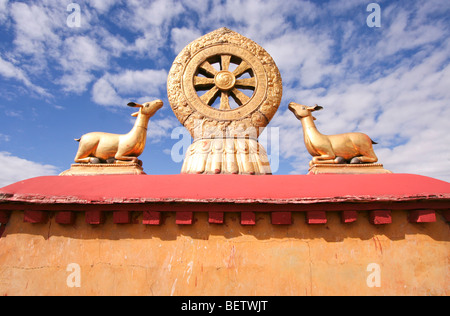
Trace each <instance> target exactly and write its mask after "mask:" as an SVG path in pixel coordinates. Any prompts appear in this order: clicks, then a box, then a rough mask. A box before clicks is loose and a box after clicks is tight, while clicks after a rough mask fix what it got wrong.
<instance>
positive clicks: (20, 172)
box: [0, 152, 58, 187]
mask: <svg viewBox="0 0 450 316" xmlns="http://www.w3.org/2000/svg"><path fill="white" fill-rule="evenodd" d="M0 166H3V167H2V168H0V187H4V186H7V185H9V184H12V183H15V182H18V181H21V180H25V179H29V178H33V177H38V176H45V175H56V174H57V173H58V168H57V167H55V166H52V165H47V164H40V163H36V162H33V161H29V160H26V159H22V158H19V157H15V156H13V155H12V154H10V153H8V152H0Z"/></svg>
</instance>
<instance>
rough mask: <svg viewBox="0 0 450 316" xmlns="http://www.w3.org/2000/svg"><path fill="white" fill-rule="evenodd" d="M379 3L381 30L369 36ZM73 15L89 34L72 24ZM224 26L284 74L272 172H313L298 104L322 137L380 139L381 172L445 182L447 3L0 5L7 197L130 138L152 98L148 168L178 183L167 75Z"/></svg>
mask: <svg viewBox="0 0 450 316" xmlns="http://www.w3.org/2000/svg"><path fill="white" fill-rule="evenodd" d="M371 2H374V3H377V4H379V6H380V8H381V11H380V13H381V14H380V19H381V26H380V27H369V26H368V25H367V21H366V20H367V17H368V16H369V14H370V13H371V12H368V11H367V10H366V9H367V6H368V4H369V3H371ZM71 3H75V4H78V5H79V7H80V10H81V11H80V17H81V24H80V27H69V26H68V24H67V18H68V16H69V15H70V14H71V12H68V11H67V6H68V5H69V4H71ZM223 26H225V27H228V28H230V29H232V30H234V31H236V32H238V33H241V34H242V35H244V36H246V37H248V38H250V39H252V40H254V41H256V42H257V43H258V44H259V45H261V46H262V47H264V48H265V49H266V50H267V51H268V52H269V54H271V56H272V57H273V58H274V60H275V62H276V64H277V66H278V68H279V69H280V72H281V76H282V78H283V99H282V103H281V105H280V108H279V111H278V112H277V114H276V116H275V117H274V119H273V120H272V122H271V123H270V125H269V127H270V128H269V131H271V129H273V130H276V131H277V133H278V134H277V133H275V134H277V135H279V144H278V145H277V144H272V143H271V142H269V144H268V148H267V151H268V153H269V156H271V159H273V160H274V161H276V166H275V167H276V168H273V169H275V170H274V173H275V174H305V173H306V172H307V169H308V162H309V160H310V158H311V157H310V155H309V154H308V153H307V151H306V149H305V146H304V143H303V135H302V131H301V124H300V122H299V121H298V120H296V119H295V117H294V116H293V115H292V113H291V112H290V111H288V110H287V105H288V104H289V102H291V101H295V102H298V103H302V104H307V105H314V104H316V103H317V104H319V105H322V106H323V107H324V110H323V111H321V112H318V113H317V115H315V116H316V117H317V121H316V124H317V126H318V129H319V130H320V131H321V132H322V133H324V134H337V133H344V132H351V131H360V132H364V133H366V134H368V135H369V136H371V138H373V139H374V140H375V141H377V142H378V143H379V145H376V147H375V151H376V153H377V155H378V157H379V161H380V162H381V163H383V164H384V166H385V168H387V169H389V170H392V171H393V172H395V173H415V174H422V175H426V176H431V177H434V178H438V179H442V180H445V181H449V180H450V146H449V144H450V124H449V118H450V104H449V103H450V88H449V87H450V65H449V61H450V36H449V35H450V34H449V33H450V32H449V27H450V1H448V0H439V1H438V0H431V1H377V2H375V1H360V0H345V1H343V0H335V1H299V0H285V1H267V0H266V1H263V0H247V1H243V0H241V1H239V0H222V1H216V0H200V1H174V0H172V1H171V0H156V1H144V0H131V1H125V0H106V1H105V0H102V1H100V0H91V1H64V0H37V1H8V0H0V31H1V32H0V34H1V35H0V43H1V46H0V187H2V186H5V185H8V184H10V183H13V182H16V181H19V180H22V179H26V178H30V177H35V176H41V175H53V174H59V173H60V172H62V171H64V170H66V169H68V168H69V167H70V165H71V163H72V162H73V158H74V156H75V153H76V151H77V146H78V143H76V142H75V141H74V140H73V139H74V138H78V137H80V136H81V135H83V134H85V133H87V132H91V131H104V132H113V133H126V132H128V131H129V130H130V129H131V127H132V124H133V120H132V118H131V116H130V114H131V113H133V110H132V109H130V108H128V107H127V106H126V104H127V103H128V102H129V101H137V102H145V101H151V100H153V99H162V100H163V101H164V107H163V109H161V110H160V111H159V112H158V113H157V114H156V115H155V116H154V117H153V118H152V119H151V121H150V128H149V133H148V142H147V146H146V149H145V151H144V153H143V155H142V156H141V157H140V158H141V159H142V160H143V162H144V170H145V171H146V172H147V173H149V174H177V173H179V172H180V169H181V162H176V161H174V160H173V159H172V156H171V150H172V148H173V147H174V146H176V144H177V143H178V142H179V139H172V138H173V137H171V135H172V132H173V131H174V130H175V131H176V130H177V128H179V127H180V126H181V124H180V123H179V122H178V121H177V119H176V118H175V115H174V114H173V112H172V110H171V108H170V105H169V103H168V100H167V91H166V82H167V74H168V72H169V70H170V67H171V65H172V62H173V60H174V59H175V57H176V56H177V55H178V53H179V52H180V51H181V50H182V48H183V47H185V46H186V45H187V44H188V43H189V42H191V41H193V40H195V39H197V38H198V37H200V36H202V35H204V34H206V33H208V32H211V31H213V30H215V29H218V28H220V27H223ZM272 145H273V146H272ZM277 148H279V151H277ZM275 156H276V157H275Z"/></svg>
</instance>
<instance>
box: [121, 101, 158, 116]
mask: <svg viewBox="0 0 450 316" xmlns="http://www.w3.org/2000/svg"><path fill="white" fill-rule="evenodd" d="M128 106H131V107H135V108H139V111H138V112H135V113H133V114H131V116H134V117H136V116H138V115H139V114H142V115H146V116H150V117H152V116H153V115H154V114H155V113H156V111H158V110H159V109H160V108H161V107H162V106H163V101H161V100H155V101H152V102H146V103H144V104H138V103H135V102H130V103H128Z"/></svg>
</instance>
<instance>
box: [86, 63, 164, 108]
mask: <svg viewBox="0 0 450 316" xmlns="http://www.w3.org/2000/svg"><path fill="white" fill-rule="evenodd" d="M166 82H167V71H166V70H153V69H145V70H137V71H133V70H125V71H123V72H121V73H119V74H106V75H104V76H103V77H102V78H100V79H99V80H98V81H97V82H96V83H95V84H94V87H93V90H92V99H93V100H94V102H95V103H97V104H100V105H106V106H123V105H124V104H127V103H128V102H129V101H131V100H138V99H139V100H142V99H143V98H144V97H145V98H146V101H149V100H148V99H147V98H154V99H162V98H163V97H162V94H163V91H164V92H165V87H166ZM150 101H151V100H150Z"/></svg>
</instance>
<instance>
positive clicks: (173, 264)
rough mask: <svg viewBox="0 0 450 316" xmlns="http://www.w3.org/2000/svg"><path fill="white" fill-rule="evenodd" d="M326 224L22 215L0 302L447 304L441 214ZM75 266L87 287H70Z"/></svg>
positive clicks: (13, 224) (7, 248)
mask: <svg viewBox="0 0 450 316" xmlns="http://www.w3.org/2000/svg"><path fill="white" fill-rule="evenodd" d="M327 216H328V223H327V224H325V225H307V224H306V223H305V215H304V214H302V213H293V215H292V217H293V224H292V225H289V226H276V225H272V224H271V223H270V216H269V214H267V213H257V224H256V225H255V226H242V225H241V224H240V220H239V214H236V213H227V214H225V224H224V225H214V224H209V223H208V217H207V214H205V213H196V214H195V218H196V221H195V223H194V224H193V225H189V226H181V225H176V224H175V215H174V214H173V213H170V214H168V215H166V218H165V220H164V224H163V225H161V226H145V225H142V224H140V223H141V221H142V218H141V217H142V213H136V214H135V218H134V222H135V223H136V224H127V225H118V224H113V222H112V215H111V213H109V214H108V217H107V220H106V223H105V224H102V225H99V226H93V225H89V224H86V223H85V220H84V213H83V212H82V213H80V214H78V217H77V220H76V223H75V225H73V226H62V225H59V224H56V223H55V221H54V218H51V219H50V220H49V221H48V222H47V223H46V224H28V223H23V212H19V211H15V212H13V214H12V215H11V220H10V222H9V224H8V226H7V227H6V231H5V233H4V235H3V238H1V239H0V295H449V294H450V273H449V272H450V271H449V259H450V234H449V225H448V224H447V223H446V222H445V221H444V219H443V218H442V217H441V215H440V214H439V213H438V214H437V221H436V222H435V223H426V224H411V223H409V222H408V220H407V212H406V211H395V212H393V213H392V216H393V223H392V224H389V225H377V226H375V225H372V224H370V223H369V221H368V218H367V217H368V213H367V212H360V213H359V214H358V221H357V222H355V223H351V224H342V223H341V221H340V216H339V214H338V213H330V212H329V213H328V215H327ZM137 223H139V224H137ZM72 263H75V264H76V265H78V266H79V267H80V274H79V276H80V278H79V281H80V287H70V286H68V284H69V285H70V284H71V281H73V280H76V279H74V278H72V277H73V276H77V275H74V274H73V273H74V272H75V270H69V271H68V270H67V268H68V266H69V265H70V264H72ZM371 264H375V265H371ZM377 266H378V267H379V268H380V270H379V271H377V270H376V269H375V270H372V268H373V267H377ZM69 267H70V266H69ZM368 267H369V271H368ZM378 272H379V274H378ZM378 276H379V277H380V282H381V283H380V284H379V287H378V286H376V284H374V282H373V281H376V280H377V279H376V278H377V277H378ZM68 280H69V283H68ZM375 283H376V282H375ZM369 285H375V286H374V287H370V286H369Z"/></svg>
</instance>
